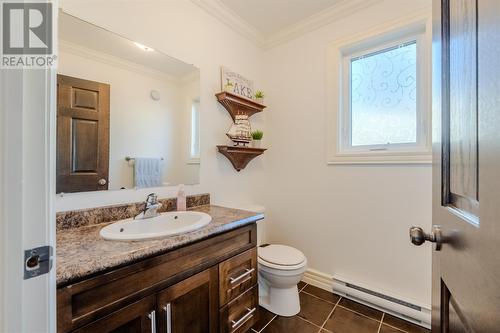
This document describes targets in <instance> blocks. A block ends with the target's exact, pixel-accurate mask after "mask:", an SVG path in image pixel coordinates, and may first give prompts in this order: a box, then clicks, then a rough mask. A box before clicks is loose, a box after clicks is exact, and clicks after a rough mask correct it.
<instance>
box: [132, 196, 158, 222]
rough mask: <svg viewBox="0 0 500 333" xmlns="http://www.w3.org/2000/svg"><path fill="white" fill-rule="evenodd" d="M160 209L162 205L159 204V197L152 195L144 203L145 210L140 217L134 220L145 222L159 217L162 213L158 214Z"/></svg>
mask: <svg viewBox="0 0 500 333" xmlns="http://www.w3.org/2000/svg"><path fill="white" fill-rule="evenodd" d="M160 207H161V203H159V202H158V196H157V195H156V194H155V193H151V194H150V195H148V197H147V198H146V201H145V202H144V209H143V210H142V212H141V213H140V214H139V215H137V216H136V217H134V219H135V220H143V219H149V218H152V217H156V216H159V215H160V213H158V209H160Z"/></svg>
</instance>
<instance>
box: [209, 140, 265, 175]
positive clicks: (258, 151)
mask: <svg viewBox="0 0 500 333" xmlns="http://www.w3.org/2000/svg"><path fill="white" fill-rule="evenodd" d="M217 148H218V149H219V153H221V154H222V155H224V156H226V157H227V158H228V159H229V161H230V162H231V164H232V165H233V167H234V168H235V169H236V171H240V170H243V169H244V168H245V167H246V166H247V164H248V162H250V161H251V160H252V159H254V158H255V157H257V156H259V155H262V153H264V151H266V149H263V148H251V147H239V146H217Z"/></svg>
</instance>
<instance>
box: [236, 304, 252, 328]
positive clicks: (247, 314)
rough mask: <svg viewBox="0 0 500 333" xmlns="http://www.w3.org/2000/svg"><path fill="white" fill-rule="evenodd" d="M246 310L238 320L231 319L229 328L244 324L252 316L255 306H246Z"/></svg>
mask: <svg viewBox="0 0 500 333" xmlns="http://www.w3.org/2000/svg"><path fill="white" fill-rule="evenodd" d="M247 310H248V312H247V313H246V314H245V315H244V316H243V317H241V318H240V319H238V320H236V321H235V320H231V324H232V326H231V328H232V329H234V328H236V327H239V326H241V325H242V324H244V323H245V322H247V320H248V319H250V318H251V317H252V316H253V313H254V312H255V311H256V310H257V308H252V309H249V308H247Z"/></svg>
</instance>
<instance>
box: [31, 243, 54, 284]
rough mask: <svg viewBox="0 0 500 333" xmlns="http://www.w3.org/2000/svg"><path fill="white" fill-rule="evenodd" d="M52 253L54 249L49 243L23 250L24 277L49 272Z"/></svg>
mask: <svg viewBox="0 0 500 333" xmlns="http://www.w3.org/2000/svg"><path fill="white" fill-rule="evenodd" d="M53 253H54V250H53V248H52V246H49V245H45V246H40V247H36V248H33V249H29V250H24V279H25V280H28V279H31V278H34V277H37V276H40V275H43V274H47V273H48V272H50V270H51V269H52V260H53V259H52V256H53Z"/></svg>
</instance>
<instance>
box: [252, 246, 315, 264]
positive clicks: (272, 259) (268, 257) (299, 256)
mask: <svg viewBox="0 0 500 333" xmlns="http://www.w3.org/2000/svg"><path fill="white" fill-rule="evenodd" d="M257 253H258V262H259V264H261V265H263V266H266V267H269V268H274V269H278V270H296V269H300V268H302V267H304V266H305V265H306V264H307V260H306V257H305V256H304V254H303V253H302V252H300V251H299V250H297V249H295V248H293V247H291V246H286V245H279V244H272V245H266V246H262V247H259V248H258V250H257Z"/></svg>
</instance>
